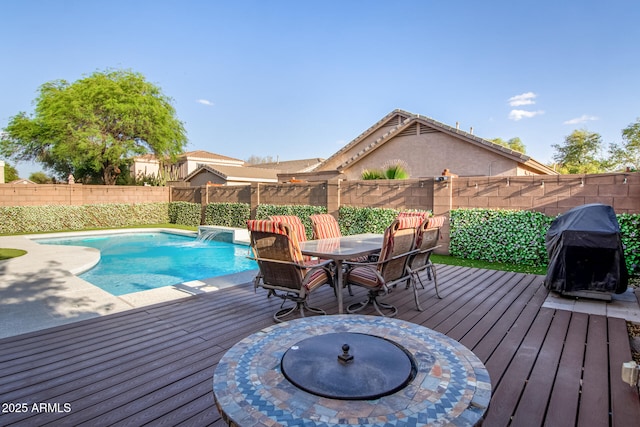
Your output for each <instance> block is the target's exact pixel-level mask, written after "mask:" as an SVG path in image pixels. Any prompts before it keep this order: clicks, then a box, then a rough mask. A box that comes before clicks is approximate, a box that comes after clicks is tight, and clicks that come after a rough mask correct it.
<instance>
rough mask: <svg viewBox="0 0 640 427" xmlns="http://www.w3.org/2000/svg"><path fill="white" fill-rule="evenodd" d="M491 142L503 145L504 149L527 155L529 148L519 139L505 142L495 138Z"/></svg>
mask: <svg viewBox="0 0 640 427" xmlns="http://www.w3.org/2000/svg"><path fill="white" fill-rule="evenodd" d="M490 141H491V142H493V143H495V144H498V145H502V146H503V147H507V148H509V149H511V150H513V151H518V152H520V153H522V154H525V153H526V151H527V148H526V147H525V145H524V144H523V143H522V141H521V140H520V138H518V137H515V138H511V139H510V140H508V141H505V140H504V139H502V138H493V139H491V140H490Z"/></svg>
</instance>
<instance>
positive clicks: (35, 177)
mask: <svg viewBox="0 0 640 427" xmlns="http://www.w3.org/2000/svg"><path fill="white" fill-rule="evenodd" d="M29 181H33V182H35V183H36V184H53V179H52V178H51V177H49V176H47V174H45V173H44V172H34V173H32V174H31V175H29Z"/></svg>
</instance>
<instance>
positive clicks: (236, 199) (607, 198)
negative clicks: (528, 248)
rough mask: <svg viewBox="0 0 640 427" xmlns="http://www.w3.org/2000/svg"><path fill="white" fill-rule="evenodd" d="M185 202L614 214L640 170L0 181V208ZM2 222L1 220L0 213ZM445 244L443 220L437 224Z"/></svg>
mask: <svg viewBox="0 0 640 427" xmlns="http://www.w3.org/2000/svg"><path fill="white" fill-rule="evenodd" d="M167 201H187V202H192V203H201V204H202V205H203V207H204V206H206V205H207V204H209V203H248V204H250V206H251V215H252V217H255V212H256V208H257V206H258V205H260V204H274V205H313V206H326V207H327V211H328V212H329V213H331V214H333V215H337V213H338V209H339V208H340V206H343V205H347V206H356V207H384V208H394V209H423V210H432V211H433V212H434V214H435V215H447V214H448V212H449V211H450V210H451V209H459V208H490V209H518V210H531V211H538V212H542V213H544V214H546V215H549V216H555V215H558V214H559V213H562V212H565V211H567V210H568V209H570V208H572V207H575V206H579V205H583V204H587V203H604V204H607V205H611V206H613V208H614V210H615V211H616V213H640V173H637V172H631V173H612V174H596V175H537V176H512V177H503V176H500V177H495V176H494V177H460V178H458V177H447V179H446V180H443V181H439V180H437V179H434V178H417V179H407V180H398V181H394V180H380V181H339V180H331V181H321V182H304V183H277V184H276V183H273V184H271V183H269V184H263V183H254V184H250V185H239V186H214V185H207V186H202V187H140V186H102V185H78V184H73V185H67V184H49V185H48V184H43V185H24V184H16V185H10V184H2V185H0V206H25V205H32V206H33V205H82V204H99V203H151V202H167ZM0 220H1V218H0ZM442 234H443V242H442V243H443V244H444V246H445V247H448V240H449V225H448V223H445V227H444V228H443V230H442Z"/></svg>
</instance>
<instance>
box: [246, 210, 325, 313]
mask: <svg viewBox="0 0 640 427" xmlns="http://www.w3.org/2000/svg"><path fill="white" fill-rule="evenodd" d="M247 228H248V229H249V233H250V241H251V249H252V251H253V254H254V256H253V257H252V258H253V259H255V260H256V261H257V262H258V266H259V267H260V274H258V276H256V279H255V283H254V288H256V289H257V288H258V287H262V288H264V289H267V290H268V291H269V293H268V295H267V296H268V297H270V296H272V295H273V296H276V297H278V298H282V300H283V301H282V305H281V306H280V310H278V311H277V312H276V313H275V314H274V315H273V318H274V320H275V321H276V322H282V321H283V318H284V317H286V316H288V315H289V314H291V313H293V312H294V311H296V310H298V311H300V315H301V316H302V317H304V313H305V310H308V311H310V312H313V313H318V314H326V312H325V311H324V310H322V309H320V308H315V307H311V306H310V305H309V303H308V302H309V301H308V300H309V294H310V293H311V292H313V291H315V290H316V289H318V288H319V287H320V286H322V285H324V284H329V285H330V286H332V287H333V276H332V274H331V270H330V268H329V264H331V261H324V262H317V261H316V262H309V261H305V260H304V259H303V257H302V253H301V252H300V246H299V244H298V238H297V236H296V235H295V233H294V232H293V230H292V229H291V227H290V226H289V225H288V224H286V223H281V222H274V221H269V220H250V221H248V222H247ZM287 300H290V301H293V302H294V303H295V304H294V305H293V306H291V307H284V305H285V303H286V302H287Z"/></svg>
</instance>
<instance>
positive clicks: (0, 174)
mask: <svg viewBox="0 0 640 427" xmlns="http://www.w3.org/2000/svg"><path fill="white" fill-rule="evenodd" d="M0 184H4V161H2V160H0Z"/></svg>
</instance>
